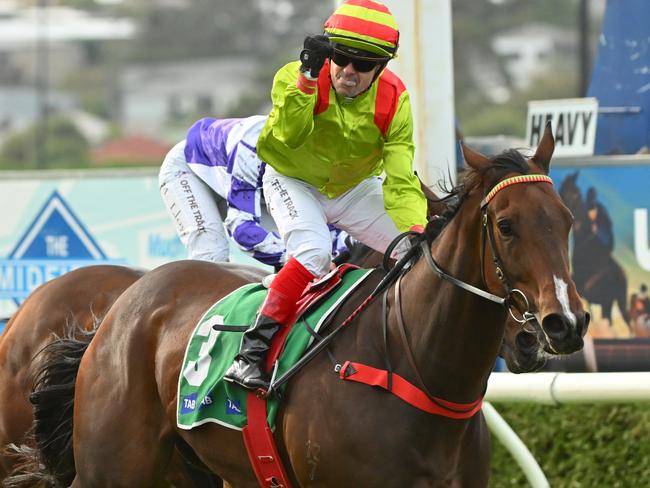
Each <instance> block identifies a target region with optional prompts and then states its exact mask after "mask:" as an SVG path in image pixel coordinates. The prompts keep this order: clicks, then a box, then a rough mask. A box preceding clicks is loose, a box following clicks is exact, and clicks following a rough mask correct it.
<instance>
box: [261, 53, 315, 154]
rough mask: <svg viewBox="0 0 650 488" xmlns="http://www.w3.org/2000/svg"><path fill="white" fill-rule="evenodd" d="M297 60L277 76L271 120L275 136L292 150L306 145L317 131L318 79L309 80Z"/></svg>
mask: <svg viewBox="0 0 650 488" xmlns="http://www.w3.org/2000/svg"><path fill="white" fill-rule="evenodd" d="M299 66H300V62H299V61H295V62H292V63H289V64H287V65H285V66H284V67H282V68H281V69H280V70H279V71H278V72H277V73H276V75H275V78H274V80H273V88H272V90H271V99H272V102H273V109H272V110H271V113H270V115H269V121H268V123H267V124H270V127H271V130H272V133H273V137H274V138H275V139H277V140H278V141H280V142H282V143H283V144H285V145H286V146H288V147H290V148H293V149H295V148H297V147H300V145H302V143H303V142H304V141H305V139H306V138H307V137H308V136H309V134H311V132H312V130H313V129H314V106H315V105H316V100H317V97H318V86H317V81H316V80H313V81H312V80H308V79H307V78H306V77H305V76H304V75H303V74H302V73H301V72H300V70H299Z"/></svg>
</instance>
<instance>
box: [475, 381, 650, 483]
mask: <svg viewBox="0 0 650 488" xmlns="http://www.w3.org/2000/svg"><path fill="white" fill-rule="evenodd" d="M485 399H486V400H489V401H492V402H532V403H542V404H547V405H558V404H560V403H628V402H639V401H644V402H645V401H650V372H648V373H645V372H639V373H528V374H519V375H516V374H512V373H492V375H491V376H490V379H489V381H488V388H487V393H486V395H485ZM483 415H484V416H485V420H486V422H487V424H488V426H489V427H490V430H491V431H492V433H493V434H494V436H495V437H497V438H498V439H499V440H500V441H501V443H502V444H503V446H504V447H505V448H506V449H507V450H508V452H510V454H511V455H512V457H513V458H514V459H515V461H516V462H517V464H519V467H520V468H521V469H522V471H523V472H524V474H525V475H526V478H527V479H528V482H529V483H530V486H531V487H532V488H547V487H549V486H550V485H549V483H548V480H547V479H546V476H545V475H544V472H543V471H542V469H541V468H540V466H539V464H538V463H537V461H536V460H535V458H534V457H533V455H532V454H531V452H530V451H529V450H528V448H527V447H526V445H525V444H524V443H523V442H522V440H521V439H520V438H519V437H518V436H517V434H516V433H515V432H514V431H513V430H512V429H511V428H510V426H509V425H508V424H507V423H506V421H505V420H504V419H503V418H502V417H501V416H500V415H499V413H498V412H497V411H496V410H495V408H494V407H493V406H492V405H491V404H490V403H488V402H487V401H486V402H485V403H484V404H483Z"/></svg>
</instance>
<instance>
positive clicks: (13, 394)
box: [0, 265, 216, 487]
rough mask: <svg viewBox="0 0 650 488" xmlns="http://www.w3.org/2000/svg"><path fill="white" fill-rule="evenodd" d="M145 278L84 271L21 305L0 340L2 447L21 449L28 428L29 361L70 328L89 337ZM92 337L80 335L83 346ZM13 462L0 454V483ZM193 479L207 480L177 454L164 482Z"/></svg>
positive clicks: (120, 270)
mask: <svg viewBox="0 0 650 488" xmlns="http://www.w3.org/2000/svg"><path fill="white" fill-rule="evenodd" d="M143 274H144V271H140V270H136V269H132V268H127V267H124V266H113V265H93V266H87V267H83V268H79V269H75V270H72V271H70V272H68V273H66V274H65V275H63V276H60V277H58V278H55V279H53V280H50V281H48V282H47V283H45V284H43V285H42V286H40V287H39V288H37V289H36V290H35V291H34V292H32V293H31V294H30V295H29V296H28V297H27V299H26V300H25V301H24V302H23V303H22V304H21V306H20V307H19V308H18V310H17V311H16V312H15V313H14V315H13V316H12V317H11V319H10V320H9V322H8V324H7V327H6V329H5V331H4V333H3V335H2V337H1V338H0V398H2V401H1V402H0V446H2V447H3V448H6V446H7V445H8V444H15V445H21V444H23V443H24V442H25V441H26V439H25V435H26V433H27V432H28V430H29V428H30V427H31V425H32V421H33V415H32V406H31V404H30V402H29V395H30V394H31V391H32V381H31V376H30V366H31V363H32V359H33V358H35V357H37V353H38V352H39V351H41V350H42V349H43V348H44V347H45V346H46V345H48V344H50V343H51V342H52V341H54V340H55V339H57V338H61V337H63V336H64V335H65V334H66V332H67V329H69V327H68V326H73V327H74V328H75V329H76V330H77V331H78V332H79V333H81V334H84V332H86V331H87V332H91V331H93V330H94V329H95V327H96V326H97V325H98V324H99V322H100V320H101V319H102V318H103V317H104V315H105V314H106V312H107V311H108V309H109V308H110V307H111V305H113V303H114V302H115V300H116V299H117V297H118V296H120V295H121V294H122V292H123V291H124V290H126V289H127V288H128V287H129V286H130V285H131V284H133V283H134V282H135V281H136V280H138V279H139V278H140V277H141V276H142V275H143ZM91 336H92V335H88V336H85V334H84V338H83V339H81V340H82V341H85V340H90V338H91ZM61 458H62V459H63V458H65V456H64V453H61ZM70 458H71V457H70ZM17 459H18V458H17V456H16V455H15V453H14V452H13V451H12V450H9V449H0V480H4V479H5V477H6V476H7V475H8V474H9V473H10V472H11V470H12V469H13V467H14V463H15V461H16V460H17ZM192 476H194V477H195V478H198V479H204V478H205V476H204V475H202V473H200V472H198V471H197V472H192V473H190V472H189V471H188V468H187V466H186V465H185V464H184V463H183V461H182V460H181V459H180V458H179V457H178V455H177V454H175V457H174V463H173V466H172V468H171V469H170V470H168V474H167V476H166V478H167V479H168V480H171V481H172V482H173V483H174V484H175V486H177V487H181V486H184V487H191V486H194V485H195V481H194V480H193V479H192ZM215 486H216V484H215Z"/></svg>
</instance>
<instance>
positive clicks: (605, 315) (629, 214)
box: [551, 164, 650, 371]
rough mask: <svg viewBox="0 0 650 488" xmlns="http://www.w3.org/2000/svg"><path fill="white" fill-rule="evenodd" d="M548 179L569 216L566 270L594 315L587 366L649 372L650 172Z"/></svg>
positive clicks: (591, 171) (573, 170)
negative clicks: (592, 349)
mask: <svg viewBox="0 0 650 488" xmlns="http://www.w3.org/2000/svg"><path fill="white" fill-rule="evenodd" d="M551 176H552V178H553V180H554V183H555V186H556V188H557V190H558V192H559V193H560V196H561V197H562V200H563V201H564V203H565V204H566V205H567V207H568V208H569V209H570V210H571V212H572V214H573V217H574V224H573V229H572V232H571V241H570V253H571V268H572V274H573V279H574V281H575V283H576V287H577V289H578V293H580V295H581V296H582V297H583V298H584V300H585V303H586V305H587V308H588V310H589V312H590V313H591V316H592V322H591V325H590V326H589V335H590V336H591V337H592V338H593V339H594V345H595V352H596V355H595V357H594V358H592V359H593V361H594V362H597V363H599V364H600V368H601V369H599V370H601V371H602V370H603V369H602V368H603V367H606V368H607V369H606V370H609V371H612V370H626V369H627V368H628V367H629V368H638V367H641V366H640V365H641V364H642V363H643V364H645V365H646V366H645V368H644V369H646V368H648V367H650V342H649V341H648V339H647V338H649V337H650V299H649V298H648V286H650V245H649V242H650V238H649V232H648V209H650V191H648V187H649V185H650V165H647V164H618V165H607V166H604V165H603V166H578V165H576V166H573V167H555V168H553V169H552V170H551ZM617 344H620V346H621V347H620V348H619V349H617V347H618V346H617ZM617 350H618V351H619V352H620V354H619V353H617V352H616V351H617ZM599 351H600V352H599ZM635 351H637V352H639V354H641V355H642V356H644V357H645V359H643V358H642V356H639V355H638V354H636V353H635ZM633 353H634V354H633ZM625 356H627V361H628V362H629V363H630V364H629V365H627V366H625V365H624V364H623V363H622V362H621V361H622V360H625ZM612 358H614V363H612V362H611V360H612ZM641 359H643V361H641ZM606 361H608V362H609V363H607V364H608V365H607V366H604V365H605V364H606ZM612 364H614V365H612ZM558 365H559V366H560V367H570V364H569V363H567V362H566V361H565V364H563V365H561V364H560V363H558V364H556V366H558ZM582 367H584V364H582ZM593 367H595V368H598V366H597V365H594V366H593ZM615 368H618V369H615Z"/></svg>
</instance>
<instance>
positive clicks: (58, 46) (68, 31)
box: [0, 1, 136, 142]
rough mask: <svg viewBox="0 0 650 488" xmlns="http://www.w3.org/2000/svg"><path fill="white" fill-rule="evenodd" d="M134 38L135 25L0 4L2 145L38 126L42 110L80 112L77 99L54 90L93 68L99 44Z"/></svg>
mask: <svg viewBox="0 0 650 488" xmlns="http://www.w3.org/2000/svg"><path fill="white" fill-rule="evenodd" d="M135 33H136V25H135V23H134V22H133V21H132V20H130V19H121V18H120V19H118V18H110V17H103V16H97V15H94V14H91V13H89V12H85V11H81V10H77V9H72V8H68V7H49V8H46V9H43V8H28V9H24V8H23V9H19V8H17V7H16V5H15V3H14V2H7V1H4V2H2V3H0V142H1V141H2V139H3V138H4V137H6V135H7V134H9V133H10V132H12V131H18V130H22V129H24V128H25V127H28V126H30V125H33V124H34V122H35V121H36V120H37V118H38V117H39V115H40V114H41V113H42V111H43V110H44V108H45V107H43V106H40V105H39V104H42V103H46V104H47V109H48V110H49V111H50V112H59V113H60V112H63V113H68V112H70V111H72V110H75V109H77V108H78V107H79V103H78V100H77V99H76V97H75V96H73V95H71V94H70V93H64V92H61V91H59V90H56V89H54V88H53V87H55V86H58V85H60V83H61V82H63V81H65V80H66V79H68V78H69V77H70V76H73V75H74V73H75V72H78V71H79V70H81V69H84V68H85V67H86V66H88V65H90V64H92V63H93V59H92V56H93V55H94V54H95V53H96V47H97V45H98V43H104V42H106V41H120V40H122V41H123V40H129V39H132V38H133V37H134V35H135ZM39 90H41V93H40V97H39ZM80 118H81V119H83V117H80Z"/></svg>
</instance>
